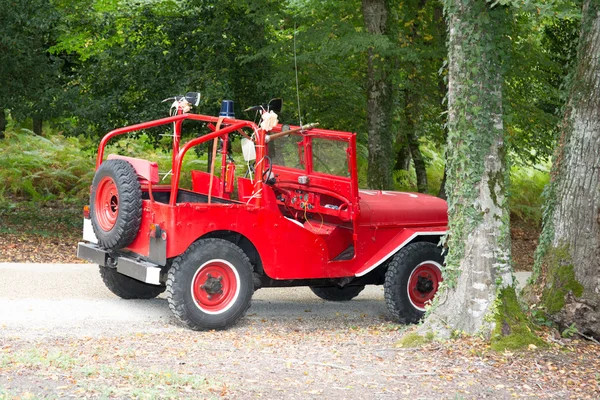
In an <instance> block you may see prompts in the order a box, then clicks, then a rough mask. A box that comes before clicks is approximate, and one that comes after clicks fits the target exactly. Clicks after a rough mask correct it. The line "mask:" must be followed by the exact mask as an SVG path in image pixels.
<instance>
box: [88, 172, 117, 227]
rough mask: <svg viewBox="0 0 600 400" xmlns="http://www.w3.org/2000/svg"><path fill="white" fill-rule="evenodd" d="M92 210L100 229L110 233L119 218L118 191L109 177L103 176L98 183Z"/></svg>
mask: <svg viewBox="0 0 600 400" xmlns="http://www.w3.org/2000/svg"><path fill="white" fill-rule="evenodd" d="M94 210H95V215H96V221H98V225H100V228H101V229H102V230H103V231H105V232H107V231H110V230H111V229H112V228H113V227H114V226H115V224H116V222H117V217H118V216H119V191H118V190H117V184H116V183H115V181H114V180H113V179H112V178H111V177H109V176H105V177H104V178H102V179H101V180H100V182H99V183H98V189H97V190H96V204H95V207H94Z"/></svg>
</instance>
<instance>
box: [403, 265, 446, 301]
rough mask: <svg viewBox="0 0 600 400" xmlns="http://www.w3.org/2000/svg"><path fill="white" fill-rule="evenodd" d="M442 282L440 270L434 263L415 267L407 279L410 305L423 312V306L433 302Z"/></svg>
mask: <svg viewBox="0 0 600 400" xmlns="http://www.w3.org/2000/svg"><path fill="white" fill-rule="evenodd" d="M441 282H442V268H441V266H440V264H438V263H436V262H435V261H425V262H422V263H421V264H419V265H417V267H416V268H415V269H414V270H413V272H412V273H411V274H410V277H409V278H408V288H407V289H408V298H409V299H410V302H411V303H412V305H413V306H414V307H415V308H417V309H419V310H421V311H425V305H427V304H428V303H429V302H431V301H432V300H433V298H434V297H435V294H436V293H437V291H438V288H439V285H440V283H441Z"/></svg>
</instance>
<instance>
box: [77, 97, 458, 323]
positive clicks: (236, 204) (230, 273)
mask: <svg viewBox="0 0 600 400" xmlns="http://www.w3.org/2000/svg"><path fill="white" fill-rule="evenodd" d="M194 96H195V94H188V95H186V96H185V97H179V98H176V99H175V103H174V107H175V109H176V110H177V113H176V115H173V116H171V117H168V118H163V119H160V120H156V121H151V122H146V123H142V124H138V125H133V126H128V127H124V128H120V129H116V130H114V131H111V132H109V133H108V134H107V135H106V136H104V138H103V139H102V141H101V142H100V145H99V147H98V155H97V160H96V175H95V177H94V180H93V183H92V188H91V196H90V206H89V207H87V206H86V207H85V208H84V216H85V218H84V241H85V242H82V243H79V246H78V252H77V254H78V257H79V258H82V259H85V260H89V261H92V262H94V263H97V264H99V265H100V275H101V276H102V279H103V280H104V283H105V284H106V286H107V287H108V288H109V289H110V290H111V291H112V292H113V293H115V294H116V295H117V296H120V297H122V298H125V299H133V298H138V299H150V298H154V297H156V296H158V295H159V294H160V293H162V292H163V291H164V290H165V289H166V290H167V299H168V302H169V307H170V308H171V310H172V312H173V313H174V314H175V316H176V317H177V318H178V319H179V320H180V321H181V322H182V323H184V324H185V325H187V326H188V327H190V328H192V329H197V330H204V329H224V328H227V327H229V326H231V325H232V324H234V323H235V322H236V321H237V320H238V319H239V318H240V317H242V316H243V315H244V313H245V312H246V310H247V309H248V307H249V306H250V300H251V298H252V294H253V293H254V291H255V290H256V289H258V288H263V287H283V286H309V287H310V288H311V290H312V291H313V292H314V293H315V294H316V295H317V296H319V297H320V298H322V299H325V300H332V301H346V300H350V299H352V298H354V297H356V296H357V295H358V294H359V293H360V292H361V291H362V290H363V288H364V287H365V285H384V289H385V301H386V304H387V307H388V309H389V312H390V314H391V315H392V316H393V318H394V319H395V320H396V321H398V322H402V323H412V322H416V321H418V320H419V319H420V318H421V317H422V316H423V313H424V311H425V306H426V305H427V303H428V302H430V301H431V300H432V299H433V297H434V295H435V293H436V291H437V289H438V285H439V284H440V283H441V281H442V276H441V271H440V270H441V265H442V264H443V262H444V257H443V255H442V248H441V247H438V243H439V241H440V237H441V236H442V235H443V234H444V233H445V232H446V229H447V206H446V203H445V202H444V201H443V200H441V199H439V198H436V197H432V196H428V195H424V194H416V193H402V192H391V191H379V190H360V189H359V188H358V176H357V166H356V135H355V134H353V133H349V132H341V131H332V130H325V129H317V128H315V127H314V125H310V126H304V127H295V126H291V127H290V126H285V125H283V126H282V125H280V124H277V122H276V114H275V113H274V110H272V109H269V107H268V106H266V107H255V108H254V109H259V112H261V113H262V115H263V119H262V123H261V124H256V123H254V122H251V121H246V120H239V119H235V118H234V117H233V114H232V103H225V102H224V107H223V110H222V112H221V116H220V117H212V116H206V115H197V114H189V113H187V112H188V111H189V108H190V103H193V102H194V101H195V100H196V97H194ZM198 96H199V95H198ZM271 105H273V104H271ZM230 106H231V109H229V108H228V107H230ZM271 108H273V107H271ZM184 120H195V121H202V122H204V123H205V124H207V126H208V127H209V128H210V129H211V130H212V133H209V134H206V135H204V136H201V137H198V138H195V139H193V140H190V141H189V142H187V143H185V144H183V145H181V146H180V133H181V126H182V123H183V121H184ZM165 124H174V129H173V131H174V133H173V154H172V179H171V182H170V184H169V185H161V184H160V179H159V173H158V165H157V163H155V162H152V161H148V160H142V159H138V158H130V157H123V156H118V155H112V154H111V155H109V156H108V157H107V158H106V160H105V159H104V149H105V147H106V144H107V142H108V141H109V140H110V139H111V138H113V137H115V136H117V135H121V134H125V133H128V132H133V131H137V130H142V129H147V128H151V127H156V126H159V125H165ZM237 137H241V142H242V150H243V153H244V160H245V163H241V162H240V161H238V164H242V165H236V162H235V160H234V158H233V157H232V156H231V151H229V149H230V148H232V146H231V142H232V139H234V138H236V139H237ZM208 141H213V149H214V150H213V153H212V154H213V157H212V160H213V163H212V168H210V172H204V171H192V172H191V182H192V183H191V187H190V188H189V189H184V188H181V187H180V175H181V168H182V162H183V159H184V156H185V155H186V153H187V152H188V151H189V150H190V149H191V148H192V147H194V146H197V145H200V144H202V143H205V142H208ZM219 145H220V146H219ZM218 147H220V149H221V150H220V151H219V152H218V153H217V151H216V150H217V148H218ZM238 151H239V150H238ZM219 156H220V157H219ZM217 158H220V166H219V167H218V168H217V169H218V170H217V171H216V172H215V163H214V160H216V159H217ZM238 159H241V158H240V157H239V156H238ZM251 163H254V166H253V167H252V165H251ZM244 164H247V165H244ZM241 167H243V168H244V169H246V168H248V169H249V171H248V173H247V176H246V177H242V176H239V177H236V174H235V171H236V168H237V169H238V171H239V170H240V169H241Z"/></svg>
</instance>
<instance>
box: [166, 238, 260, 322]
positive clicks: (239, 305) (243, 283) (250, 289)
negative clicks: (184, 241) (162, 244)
mask: <svg viewBox="0 0 600 400" xmlns="http://www.w3.org/2000/svg"><path fill="white" fill-rule="evenodd" d="M253 293H254V284H253V281H252V265H251V264H250V260H249V259H248V257H247V256H246V254H245V253H244V252H243V251H242V249H240V248H239V247H238V246H236V245H234V244H233V243H231V242H228V241H227V240H223V239H201V240H198V241H197V242H195V243H194V244H192V245H191V246H190V247H189V248H188V249H187V250H186V251H185V253H183V254H182V255H181V256H179V257H177V258H176V259H175V260H174V261H173V265H172V266H171V269H170V270H169V276H168V279H167V299H168V301H169V307H170V309H171V311H172V312H173V314H174V315H175V317H177V319H179V321H181V322H182V323H183V324H184V325H186V326H187V327H189V328H191V329H193V330H209V329H226V328H228V327H230V326H231V325H233V324H234V323H236V322H237V321H238V320H239V319H240V318H241V317H242V316H243V315H244V314H245V313H246V310H247V309H248V307H249V306H250V300H251V298H252V294H253Z"/></svg>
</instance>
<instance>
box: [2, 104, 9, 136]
mask: <svg viewBox="0 0 600 400" xmlns="http://www.w3.org/2000/svg"><path fill="white" fill-rule="evenodd" d="M7 123H8V122H7V121H6V111H5V110H4V109H0V139H4V131H5V130H6V125H7Z"/></svg>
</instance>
